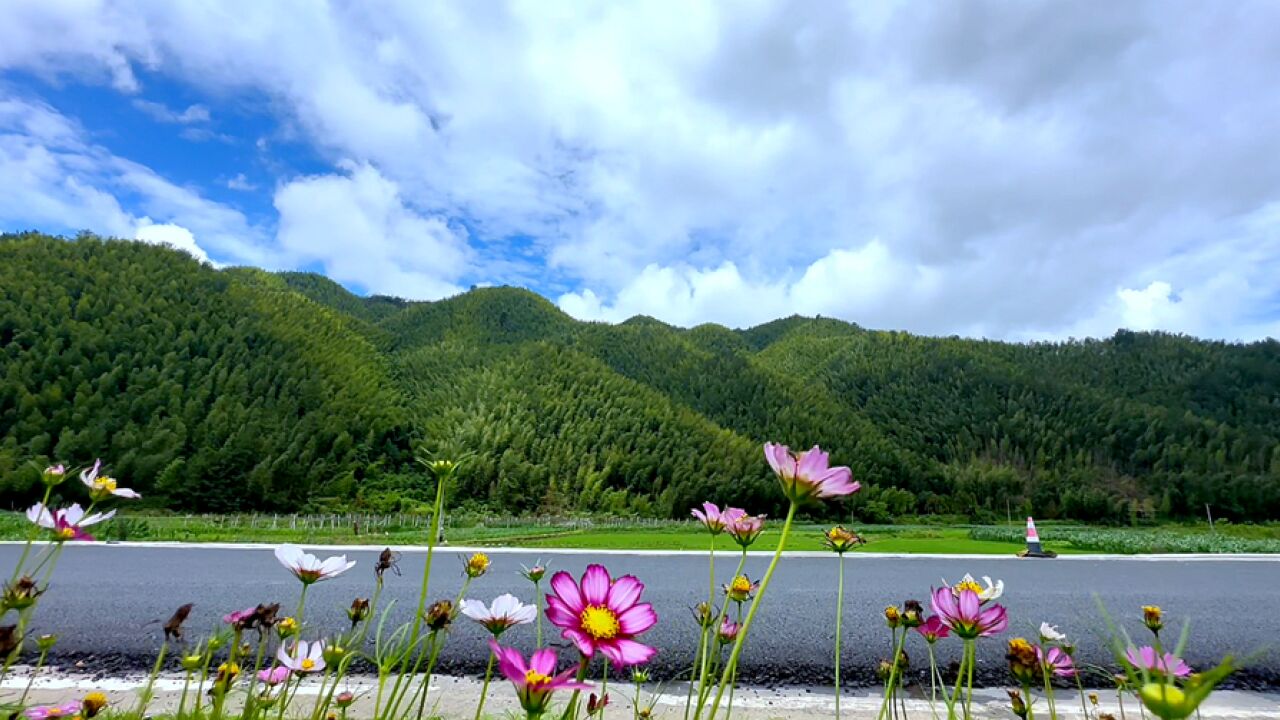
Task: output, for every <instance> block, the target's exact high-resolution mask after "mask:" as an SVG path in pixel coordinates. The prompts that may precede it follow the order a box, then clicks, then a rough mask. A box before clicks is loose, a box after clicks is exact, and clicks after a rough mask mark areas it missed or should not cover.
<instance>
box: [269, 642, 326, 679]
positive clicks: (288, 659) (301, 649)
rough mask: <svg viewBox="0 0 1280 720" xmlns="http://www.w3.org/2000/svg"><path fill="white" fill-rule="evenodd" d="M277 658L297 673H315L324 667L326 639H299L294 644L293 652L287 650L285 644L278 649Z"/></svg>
mask: <svg viewBox="0 0 1280 720" xmlns="http://www.w3.org/2000/svg"><path fill="white" fill-rule="evenodd" d="M276 660H279V661H280V664H281V665H283V666H285V667H286V668H289V669H290V670H292V671H293V672H295V673H299V674H302V673H313V672H319V671H321V670H323V669H324V641H323V640H317V641H315V642H313V643H308V642H307V641H306V640H299V641H298V642H296V643H294V644H293V652H288V651H287V650H285V647H284V645H283V644H281V645H280V649H279V650H277V651H276Z"/></svg>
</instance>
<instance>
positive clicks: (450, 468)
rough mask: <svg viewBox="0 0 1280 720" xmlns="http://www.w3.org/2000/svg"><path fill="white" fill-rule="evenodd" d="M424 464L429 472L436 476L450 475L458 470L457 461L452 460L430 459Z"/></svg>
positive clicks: (445, 476) (444, 476)
mask: <svg viewBox="0 0 1280 720" xmlns="http://www.w3.org/2000/svg"><path fill="white" fill-rule="evenodd" d="M426 465H427V469H428V470H430V471H431V474H432V475H435V476H436V477H437V478H447V477H450V476H452V475H453V474H454V473H455V472H457V470H458V463H456V462H454V461H453V460H432V461H431V462H429V463H427V464H426Z"/></svg>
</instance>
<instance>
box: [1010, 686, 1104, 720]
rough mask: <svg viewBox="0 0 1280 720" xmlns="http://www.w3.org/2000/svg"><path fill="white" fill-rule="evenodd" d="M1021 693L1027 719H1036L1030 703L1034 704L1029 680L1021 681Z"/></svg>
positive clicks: (1086, 717)
mask: <svg viewBox="0 0 1280 720" xmlns="http://www.w3.org/2000/svg"><path fill="white" fill-rule="evenodd" d="M1022 694H1023V695H1024V696H1025V697H1024V700H1025V702H1026V706H1027V720H1036V712H1035V710H1034V709H1033V708H1032V705H1034V703H1033V702H1031V701H1032V700H1033V698H1032V697H1031V683H1029V682H1024V683H1022ZM1085 719H1086V720H1088V716H1087V715H1086V716H1085Z"/></svg>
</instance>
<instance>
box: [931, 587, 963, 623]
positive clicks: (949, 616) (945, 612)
mask: <svg viewBox="0 0 1280 720" xmlns="http://www.w3.org/2000/svg"><path fill="white" fill-rule="evenodd" d="M932 599H933V611H934V612H935V613H937V614H938V615H940V616H942V619H943V621H946V622H950V621H952V620H954V619H955V618H956V615H957V614H958V612H959V607H958V606H957V605H956V596H955V594H954V593H952V592H951V588H949V587H946V586H945V585H944V586H942V587H940V588H938V589H937V590H934V591H933V598H932Z"/></svg>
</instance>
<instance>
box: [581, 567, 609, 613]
mask: <svg viewBox="0 0 1280 720" xmlns="http://www.w3.org/2000/svg"><path fill="white" fill-rule="evenodd" d="M608 597H609V571H608V570H606V569H605V568H604V566H603V565H596V564H594V563H592V564H591V565H588V566H587V571H586V572H584V573H582V599H583V600H584V601H585V602H586V603H587V604H588V605H604V604H605V601H606V600H607V599H608Z"/></svg>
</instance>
